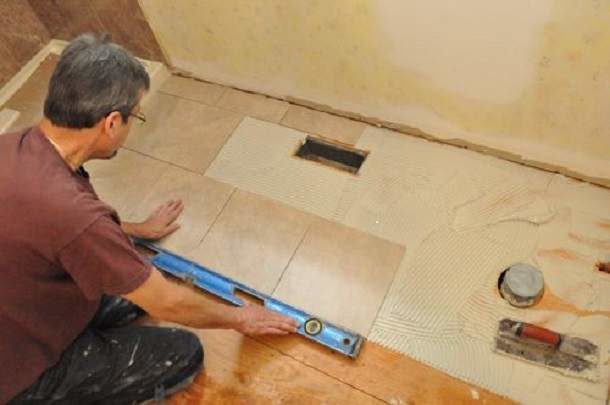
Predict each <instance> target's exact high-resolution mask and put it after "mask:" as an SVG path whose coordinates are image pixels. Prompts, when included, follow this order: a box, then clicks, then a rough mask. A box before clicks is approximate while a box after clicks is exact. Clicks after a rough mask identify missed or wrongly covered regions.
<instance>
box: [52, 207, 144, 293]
mask: <svg viewBox="0 0 610 405" xmlns="http://www.w3.org/2000/svg"><path fill="white" fill-rule="evenodd" d="M58 259H59V263H60V265H61V266H62V267H63V269H64V270H65V271H67V272H68V273H69V274H70V276H72V279H74V281H75V282H76V284H77V285H78V286H79V288H80V289H81V290H82V291H83V293H84V294H85V296H86V297H87V298H88V299H91V300H95V299H99V298H100V297H101V296H102V295H103V294H106V295H122V294H127V293H130V292H132V291H133V290H135V289H136V288H138V287H139V286H140V285H142V284H143V283H144V281H146V280H147V279H148V276H149V275H150V272H151V265H150V264H148V263H146V261H145V260H144V259H143V258H142V256H140V254H139V253H138V252H137V250H136V249H135V247H134V245H133V243H132V242H131V240H130V239H129V238H128V237H127V235H125V233H124V232H123V230H122V229H121V227H120V225H119V224H117V223H116V222H115V221H113V220H112V219H111V218H110V217H108V216H102V217H100V218H98V219H97V220H96V221H95V222H93V223H92V224H91V225H89V227H87V228H86V229H85V230H84V231H83V232H82V233H81V234H80V235H79V236H78V237H76V239H74V240H73V241H72V242H70V243H69V244H68V245H66V246H65V247H64V248H63V249H62V250H61V251H60V252H59V255H58Z"/></svg>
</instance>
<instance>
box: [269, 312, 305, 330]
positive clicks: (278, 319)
mask: <svg viewBox="0 0 610 405" xmlns="http://www.w3.org/2000/svg"><path fill="white" fill-rule="evenodd" d="M269 312H270V313H271V315H272V319H273V320H274V321H276V322H281V323H284V324H288V325H291V326H293V327H295V328H296V327H297V326H299V324H298V323H297V321H295V320H294V319H292V318H290V317H288V316H284V315H280V314H278V313H276V312H272V311H269Z"/></svg>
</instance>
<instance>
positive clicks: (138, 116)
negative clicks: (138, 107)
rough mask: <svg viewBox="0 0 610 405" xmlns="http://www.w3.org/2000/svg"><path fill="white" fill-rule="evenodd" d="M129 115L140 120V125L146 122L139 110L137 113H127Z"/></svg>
mask: <svg viewBox="0 0 610 405" xmlns="http://www.w3.org/2000/svg"><path fill="white" fill-rule="evenodd" d="M129 115H130V116H132V117H136V118H137V119H139V120H140V121H141V123H140V125H142V124H144V123H145V122H146V116H145V115H144V114H142V113H141V112H140V113H139V114H134V113H129Z"/></svg>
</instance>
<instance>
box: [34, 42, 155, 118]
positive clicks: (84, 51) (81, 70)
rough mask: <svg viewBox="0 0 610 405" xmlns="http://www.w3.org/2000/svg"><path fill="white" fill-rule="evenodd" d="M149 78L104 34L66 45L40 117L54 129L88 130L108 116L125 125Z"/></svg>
mask: <svg viewBox="0 0 610 405" xmlns="http://www.w3.org/2000/svg"><path fill="white" fill-rule="evenodd" d="M149 86H150V79H149V77H148V73H146V70H145V69H144V66H142V64H141V63H140V62H139V61H138V60H137V59H135V58H134V57H133V56H131V55H130V54H129V53H128V52H127V51H126V50H125V49H123V48H122V47H120V46H119V45H117V44H114V43H112V42H110V37H109V36H108V35H106V34H102V35H101V36H99V37H98V36H96V35H94V34H90V33H89V34H83V35H80V36H78V37H77V38H75V39H74V40H72V41H71V42H70V43H69V44H68V46H67V47H66V48H65V49H64V51H63V52H62V53H61V57H60V59H59V62H58V63H57V66H56V67H55V71H54V72H53V76H51V80H50V82H49V91H48V93H47V99H46V100H45V103H44V115H45V117H47V118H48V119H49V120H50V121H51V122H52V123H53V124H54V125H56V126H61V127H67V128H92V127H94V126H95V124H97V123H98V122H99V121H100V119H102V118H104V117H106V116H107V115H108V114H110V113H111V112H113V111H118V112H120V113H121V116H122V119H123V122H127V120H128V119H129V114H130V112H131V110H132V109H133V108H134V107H135V106H136V104H137V103H138V101H139V95H140V93H141V92H142V91H144V90H148V88H149Z"/></svg>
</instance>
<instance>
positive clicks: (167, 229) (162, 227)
mask: <svg viewBox="0 0 610 405" xmlns="http://www.w3.org/2000/svg"><path fill="white" fill-rule="evenodd" d="M183 209H184V205H183V204H182V200H169V201H167V202H166V203H164V204H161V205H160V206H159V207H158V208H157V209H156V210H155V211H154V212H153V213H152V214H150V216H149V217H148V218H146V220H145V221H144V222H141V223H137V224H134V223H128V222H125V223H123V225H122V228H123V231H124V232H125V233H126V234H128V235H130V236H134V237H137V238H143V239H149V240H157V239H161V238H163V237H165V236H167V235H169V234H170V233H172V232H174V231H175V230H176V229H178V228H179V227H180V225H179V224H178V223H177V222H176V219H178V217H179V216H180V214H181V213H182V210H183Z"/></svg>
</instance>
